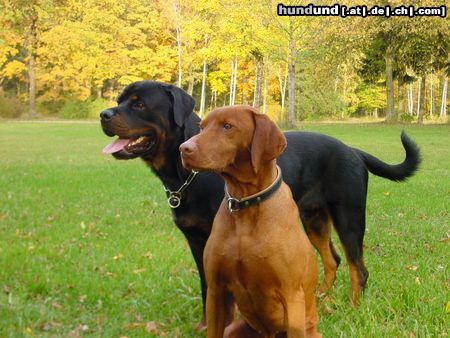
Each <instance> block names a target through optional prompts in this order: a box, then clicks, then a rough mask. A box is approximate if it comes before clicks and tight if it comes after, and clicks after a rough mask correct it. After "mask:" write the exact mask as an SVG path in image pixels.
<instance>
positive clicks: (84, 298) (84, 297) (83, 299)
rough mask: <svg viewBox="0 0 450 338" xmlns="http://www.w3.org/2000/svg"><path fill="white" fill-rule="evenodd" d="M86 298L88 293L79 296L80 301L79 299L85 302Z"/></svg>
mask: <svg viewBox="0 0 450 338" xmlns="http://www.w3.org/2000/svg"><path fill="white" fill-rule="evenodd" d="M86 298H87V296H86V295H82V296H80V297H78V301H79V302H80V303H84V301H85V300H86Z"/></svg>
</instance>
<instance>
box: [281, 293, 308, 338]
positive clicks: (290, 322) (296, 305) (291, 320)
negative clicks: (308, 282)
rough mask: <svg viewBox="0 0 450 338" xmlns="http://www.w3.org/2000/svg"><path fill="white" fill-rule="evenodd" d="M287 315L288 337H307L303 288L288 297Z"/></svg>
mask: <svg viewBox="0 0 450 338" xmlns="http://www.w3.org/2000/svg"><path fill="white" fill-rule="evenodd" d="M288 299H289V301H288V302H287V309H286V312H287V313H286V316H287V332H286V333H287V338H305V337H306V323H305V322H306V313H305V293H304V291H303V289H301V290H299V291H297V292H295V294H293V295H292V297H289V298H288Z"/></svg>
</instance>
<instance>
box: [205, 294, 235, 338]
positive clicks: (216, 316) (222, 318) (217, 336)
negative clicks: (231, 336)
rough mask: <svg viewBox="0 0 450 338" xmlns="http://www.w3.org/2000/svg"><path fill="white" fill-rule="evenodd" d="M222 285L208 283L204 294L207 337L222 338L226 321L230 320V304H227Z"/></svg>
mask: <svg viewBox="0 0 450 338" xmlns="http://www.w3.org/2000/svg"><path fill="white" fill-rule="evenodd" d="M226 298H227V293H226V290H225V288H224V287H222V286H216V285H209V286H208V291H207V294H206V322H207V337H208V338H222V337H223V333H224V331H225V326H226V325H227V321H229V320H230V314H229V311H230V305H229V304H227V299H226Z"/></svg>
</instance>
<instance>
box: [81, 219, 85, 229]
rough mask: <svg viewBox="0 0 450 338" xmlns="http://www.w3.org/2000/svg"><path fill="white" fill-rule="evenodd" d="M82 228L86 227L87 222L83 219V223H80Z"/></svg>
mask: <svg viewBox="0 0 450 338" xmlns="http://www.w3.org/2000/svg"><path fill="white" fill-rule="evenodd" d="M80 228H81V229H83V230H84V229H86V223H84V221H82V222H81V223H80Z"/></svg>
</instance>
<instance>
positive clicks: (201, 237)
mask: <svg viewBox="0 0 450 338" xmlns="http://www.w3.org/2000/svg"><path fill="white" fill-rule="evenodd" d="M180 230H181V231H182V232H183V234H184V236H185V237H186V239H187V241H188V243H189V248H190V249H191V252H192V255H193V256H194V261H195V264H196V265H197V269H198V273H199V276H200V286H201V289H202V290H201V291H202V305H203V308H202V319H201V321H200V323H199V324H198V325H197V330H202V329H205V328H206V313H205V311H206V278H205V269H204V267H203V251H204V250H205V245H206V241H207V240H208V236H207V235H205V234H202V233H199V232H198V231H195V230H193V229H183V228H180Z"/></svg>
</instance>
